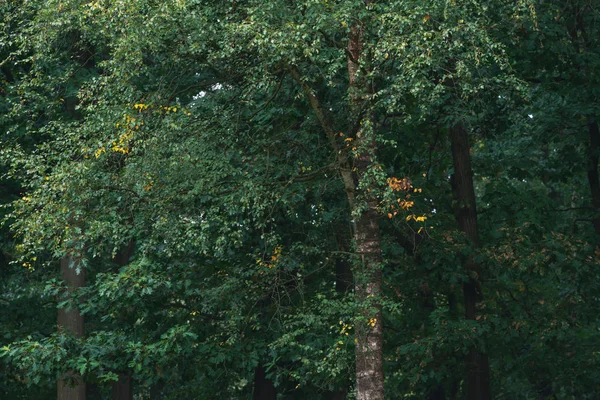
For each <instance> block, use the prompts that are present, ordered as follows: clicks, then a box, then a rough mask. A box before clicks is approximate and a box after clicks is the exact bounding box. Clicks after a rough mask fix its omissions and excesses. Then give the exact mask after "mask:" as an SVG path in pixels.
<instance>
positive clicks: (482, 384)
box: [450, 123, 491, 400]
mask: <svg viewBox="0 0 600 400" xmlns="http://www.w3.org/2000/svg"><path fill="white" fill-rule="evenodd" d="M450 143H451V146H452V160H453V164H454V175H453V177H452V186H453V192H454V199H455V203H456V206H455V208H454V212H455V216H456V221H457V222H458V225H459V226H460V229H462V231H463V232H465V234H466V235H467V238H468V239H469V240H470V241H471V243H472V245H473V247H474V248H477V247H479V233H478V230H477V206H476V200H475V188H474V186H473V171H472V169H471V156H470V154H469V153H470V146H469V138H468V135H467V131H466V129H465V127H464V126H463V125H462V124H461V123H458V124H456V125H455V126H453V127H452V128H450ZM464 269H465V272H466V273H467V275H468V280H467V282H465V284H464V286H463V293H464V301H465V317H466V319H469V320H476V318H477V311H478V310H477V308H478V307H477V305H478V303H479V302H480V301H481V300H482V293H481V286H480V279H481V266H480V265H479V264H478V263H477V262H476V261H475V260H474V258H473V257H469V258H468V259H467V260H466V261H465V263H464ZM488 364H489V363H488V357H487V355H486V354H485V353H483V352H481V351H480V350H478V349H476V348H473V349H470V350H469V353H468V354H467V358H466V367H467V386H466V391H467V397H466V398H467V400H488V399H491V392H490V379H489V365H488Z"/></svg>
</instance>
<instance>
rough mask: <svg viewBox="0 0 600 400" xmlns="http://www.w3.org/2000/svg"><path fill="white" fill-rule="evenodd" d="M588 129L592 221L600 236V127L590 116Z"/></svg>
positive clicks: (588, 174)
mask: <svg viewBox="0 0 600 400" xmlns="http://www.w3.org/2000/svg"><path fill="white" fill-rule="evenodd" d="M588 130H589V133H590V147H589V156H588V171H587V176H588V182H589V184H590V191H591V194H592V206H593V207H594V217H593V218H592V223H593V224H594V230H595V231H596V235H598V236H600V215H599V213H600V176H599V175H598V159H599V157H600V129H599V128H598V121H597V120H596V119H595V118H589V122H588Z"/></svg>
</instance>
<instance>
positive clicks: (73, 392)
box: [56, 256, 86, 400]
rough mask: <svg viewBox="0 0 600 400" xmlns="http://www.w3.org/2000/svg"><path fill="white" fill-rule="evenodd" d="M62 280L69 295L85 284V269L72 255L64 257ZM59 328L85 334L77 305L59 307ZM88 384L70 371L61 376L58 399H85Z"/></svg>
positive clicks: (77, 335)
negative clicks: (69, 307)
mask: <svg viewBox="0 0 600 400" xmlns="http://www.w3.org/2000/svg"><path fill="white" fill-rule="evenodd" d="M60 271H61V276H62V280H63V281H64V282H65V283H66V285H67V296H69V297H70V295H71V293H73V292H74V291H75V290H77V289H78V288H82V287H84V286H85V269H83V268H82V267H81V266H80V265H79V262H78V261H77V260H76V259H75V258H73V257H70V256H66V257H64V258H63V259H62V260H61V262H60ZM58 330H59V331H61V330H64V331H66V332H69V333H71V334H72V335H73V336H75V337H82V336H83V334H84V322H83V316H82V315H81V313H80V312H79V309H78V308H77V307H72V308H71V309H70V310H69V311H67V309H66V308H59V309H58ZM85 389H86V385H85V383H84V382H83V381H82V379H81V377H80V376H79V375H78V374H77V373H75V372H74V371H69V372H67V373H65V374H64V375H63V376H61V377H60V378H59V380H58V384H57V397H56V398H57V399H58V400H85Z"/></svg>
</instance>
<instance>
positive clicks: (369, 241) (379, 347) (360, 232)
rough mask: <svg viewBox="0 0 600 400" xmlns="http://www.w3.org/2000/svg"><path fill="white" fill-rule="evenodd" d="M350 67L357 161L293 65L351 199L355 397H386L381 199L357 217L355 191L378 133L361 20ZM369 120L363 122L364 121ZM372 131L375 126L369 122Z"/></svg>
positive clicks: (364, 399)
mask: <svg viewBox="0 0 600 400" xmlns="http://www.w3.org/2000/svg"><path fill="white" fill-rule="evenodd" d="M347 50H348V51H347V65H348V81H349V95H350V98H351V102H352V104H351V108H352V109H353V110H354V113H353V115H354V116H355V117H357V118H358V119H357V122H366V123H365V124H358V123H357V125H360V127H359V128H357V131H356V132H349V134H354V135H353V136H354V137H351V135H349V137H350V138H351V139H352V140H354V143H355V144H356V146H357V148H360V149H361V154H360V155H359V156H358V158H356V159H355V162H354V165H352V163H351V162H350V154H349V153H348V151H347V149H346V148H345V147H343V145H340V143H339V142H338V139H339V136H338V135H337V134H336V131H335V130H334V129H333V124H332V120H331V119H330V118H328V112H327V110H326V108H325V107H323V105H322V104H321V101H320V100H319V98H318V96H317V95H316V94H315V91H314V90H313V89H312V88H311V87H310V86H309V85H308V84H307V83H306V81H305V80H304V79H303V78H302V76H301V74H300V71H299V70H298V68H297V67H295V66H288V69H289V71H290V73H291V75H292V77H293V78H294V80H296V82H298V83H299V84H300V86H302V88H303V90H304V93H305V95H306V97H307V99H308V100H309V102H310V105H311V107H312V108H313V110H314V112H315V115H316V116H317V119H318V120H319V123H320V124H321V127H322V128H323V130H324V131H325V134H326V136H327V138H328V139H329V142H330V144H331V148H332V150H333V154H334V155H335V157H336V159H337V164H338V171H339V173H340V176H341V178H342V182H343V184H344V189H345V191H346V196H347V198H348V205H349V212H350V214H351V218H352V219H353V220H354V221H353V234H352V237H353V239H354V244H355V246H356V254H357V256H358V263H357V264H358V267H359V268H356V270H355V271H354V280H355V293H356V296H357V300H358V301H359V302H361V303H362V307H361V308H362V311H361V313H360V314H361V317H362V318H363V319H364V322H361V323H357V324H356V326H355V334H356V361H355V362H356V399H357V400H383V398H384V387H383V382H384V380H383V321H382V318H381V303H380V295H381V291H382V290H381V289H382V274H381V261H382V258H381V240H380V234H379V216H378V214H377V211H376V205H377V199H376V198H373V197H371V198H369V197H368V196H367V198H366V199H365V200H366V202H367V209H366V210H364V211H362V212H361V214H360V215H359V216H357V215H356V210H357V204H356V189H357V188H358V187H359V183H360V180H361V177H362V176H364V174H365V173H366V172H368V170H369V168H371V167H372V163H373V157H374V155H375V150H376V144H375V140H374V137H373V136H374V132H373V131H371V132H368V131H367V130H366V128H367V126H366V125H370V122H371V121H370V119H369V118H364V117H365V115H364V110H363V106H364V100H363V99H364V97H365V95H367V94H369V93H371V92H372V91H371V88H370V87H369V85H368V84H367V83H366V82H361V79H360V77H359V72H360V71H359V69H360V63H359V61H360V60H361V57H362V50H363V44H362V38H361V26H360V23H357V25H355V26H354V27H353V28H352V29H351V34H350V38H349V40H348V48H347ZM363 119H364V121H363ZM368 128H369V129H373V130H374V127H372V126H369V127H368ZM370 192H371V190H370V188H364V193H365V194H368V193H370Z"/></svg>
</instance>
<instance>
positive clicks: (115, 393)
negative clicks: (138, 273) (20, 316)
mask: <svg viewBox="0 0 600 400" xmlns="http://www.w3.org/2000/svg"><path fill="white" fill-rule="evenodd" d="M134 248H135V243H134V241H133V240H132V241H130V242H129V243H128V244H127V246H125V247H124V248H123V249H121V251H119V252H118V253H117V254H116V255H115V258H114V262H115V264H117V265H118V266H120V267H124V266H125V265H127V264H128V263H129V259H130V258H131V256H132V255H133V250H134ZM118 375H119V380H118V381H116V382H114V383H113V384H112V395H111V399H112V400H133V381H132V379H131V374H130V373H129V372H127V371H119V372H118Z"/></svg>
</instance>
